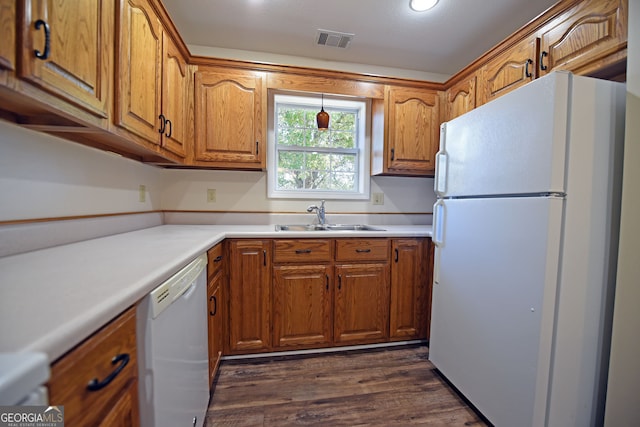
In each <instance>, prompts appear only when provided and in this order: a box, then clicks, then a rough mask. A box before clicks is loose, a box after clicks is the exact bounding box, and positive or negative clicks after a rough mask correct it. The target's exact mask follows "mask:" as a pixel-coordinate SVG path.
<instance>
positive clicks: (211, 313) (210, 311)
mask: <svg viewBox="0 0 640 427" xmlns="http://www.w3.org/2000/svg"><path fill="white" fill-rule="evenodd" d="M211 301H213V310H209V314H210V315H211V316H215V315H216V313H217V312H218V298H216V297H215V295H211V296H210V297H209V302H211Z"/></svg>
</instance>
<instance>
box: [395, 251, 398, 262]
mask: <svg viewBox="0 0 640 427" xmlns="http://www.w3.org/2000/svg"><path fill="white" fill-rule="evenodd" d="M395 252H396V259H395V262H398V248H396V249H395Z"/></svg>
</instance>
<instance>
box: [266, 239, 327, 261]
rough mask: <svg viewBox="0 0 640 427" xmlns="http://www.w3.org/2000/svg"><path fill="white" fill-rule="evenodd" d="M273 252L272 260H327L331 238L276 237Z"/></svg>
mask: <svg viewBox="0 0 640 427" xmlns="http://www.w3.org/2000/svg"><path fill="white" fill-rule="evenodd" d="M273 252H274V255H273V262H309V261H313V262H329V261H331V240H307V239H304V240H303V239H298V240H286V239H282V240H281V239H278V240H275V241H274V251H273Z"/></svg>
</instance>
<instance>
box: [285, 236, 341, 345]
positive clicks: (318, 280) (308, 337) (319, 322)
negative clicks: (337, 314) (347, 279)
mask: <svg viewBox="0 0 640 427" xmlns="http://www.w3.org/2000/svg"><path fill="white" fill-rule="evenodd" d="M332 243H333V241H332V240H330V239H277V240H274V241H273V246H274V250H273V263H274V266H273V346H274V347H275V348H277V349H280V350H284V349H294V348H315V347H326V346H329V345H330V344H331V342H332V340H333V332H332V325H333V271H332V266H331V262H332V261H333V251H332Z"/></svg>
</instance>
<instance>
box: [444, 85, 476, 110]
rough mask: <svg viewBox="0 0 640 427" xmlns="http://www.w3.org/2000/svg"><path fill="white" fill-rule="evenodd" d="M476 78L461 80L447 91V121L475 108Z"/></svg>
mask: <svg viewBox="0 0 640 427" xmlns="http://www.w3.org/2000/svg"><path fill="white" fill-rule="evenodd" d="M476 80H477V78H476V76H475V75H473V76H472V77H471V78H469V79H466V80H463V81H461V82H459V83H456V84H455V85H453V86H451V87H450V88H449V89H448V90H447V94H446V99H447V120H451V119H455V118H456V117H458V116H461V115H462V114H464V113H467V112H469V111H471V110H473V109H474V108H476V106H477V105H476Z"/></svg>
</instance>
